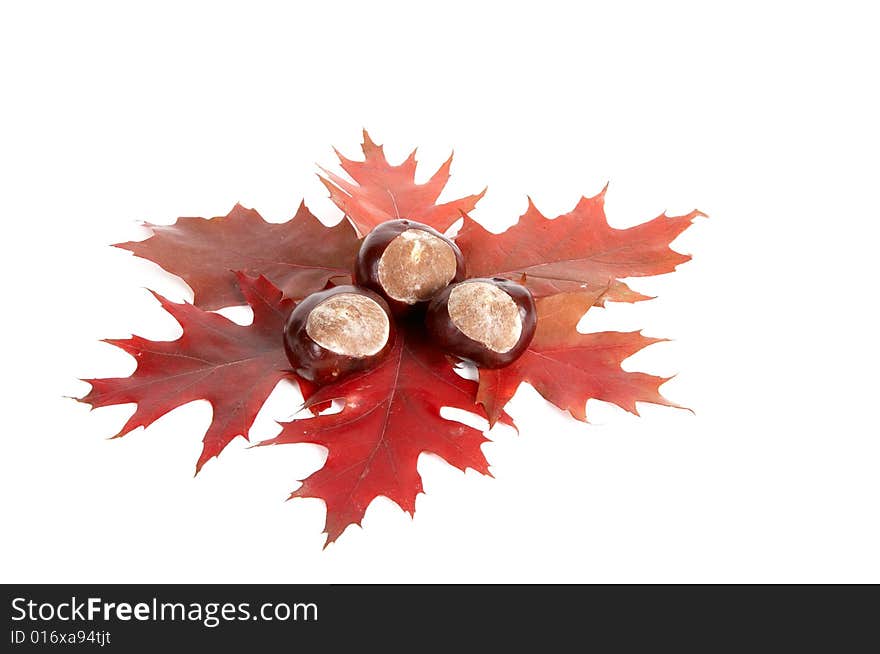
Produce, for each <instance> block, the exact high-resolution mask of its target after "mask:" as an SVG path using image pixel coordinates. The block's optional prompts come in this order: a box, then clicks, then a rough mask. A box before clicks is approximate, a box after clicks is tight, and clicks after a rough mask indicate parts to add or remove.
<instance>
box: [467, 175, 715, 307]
mask: <svg viewBox="0 0 880 654" xmlns="http://www.w3.org/2000/svg"><path fill="white" fill-rule="evenodd" d="M606 188H607V187H606ZM604 200H605V189H603V190H602V192H601V193H599V194H598V195H596V196H595V197H592V198H586V197H585V198H582V199H581V200H580V202H578V204H577V206H576V207H575V208H574V210H573V211H571V212H570V213H567V214H563V215H561V216H559V217H558V218H555V219H553V220H550V219H548V218H546V217H544V216H543V215H542V214H541V212H539V211H538V210H537V209H536V208H535V205H534V204H532V201H531V199H529V207H528V209H527V210H526V212H525V214H523V215H522V217H520V219H519V222H517V223H516V224H515V225H513V226H512V227H510V228H509V229H508V230H507V231H505V232H503V233H501V234H492V233H490V232H488V231H486V230H485V229H484V228H483V227H482V226H480V224H479V223H477V222H475V221H473V220H471V219H470V218H469V217H467V216H465V217H464V225H463V226H462V229H461V231H460V232H459V234H458V236H456V238H455V242H456V243H457V244H458V246H459V247H460V248H461V251H462V253H463V254H464V255H465V259H466V260H467V264H468V274H469V275H470V276H471V277H506V278H508V279H513V280H517V281H519V280H520V279H521V278H522V276H523V275H525V276H526V284H527V285H528V286H529V288H530V289H531V291H532V293H533V294H534V295H535V296H536V297H542V296H546V295H553V294H554V293H559V292H572V291H575V290H581V289H586V290H587V291H598V290H600V289H603V288H605V287H606V286H607V285H608V280H609V279H611V280H613V282H612V284H611V288H610V289H609V290H608V292H607V293H606V294H605V298H604V299H607V300H616V301H618V302H636V301H638V300H646V299H650V298H649V297H648V296H646V295H642V294H641V293H637V292H635V291H633V290H632V289H630V288H629V287H628V286H627V285H626V284H624V283H623V282H621V281H620V279H621V278H623V277H646V276H649V275H659V274H661V273H668V272H672V271H673V270H675V267H676V266H677V265H678V264H681V263H684V262H685V261H688V260H690V256H689V255H686V254H679V253H678V252H675V251H674V250H672V249H670V248H669V244H670V243H671V242H672V240H673V239H675V237H676V236H678V235H679V234H681V233H682V232H683V231H684V230H685V229H687V227H688V226H689V225H690V224H691V221H692V220H693V219H694V218H696V217H697V216H704V215H705V214H703V213H702V212H700V211H692V212H690V213H689V214H687V215H684V216H666V215H665V214H663V215H661V216H660V217H658V218H655V219H654V220H650V221H648V222H646V223H643V224H641V225H636V226H635V227H630V228H629V229H614V228H612V227H611V226H610V225H608V221H607V220H606V218H605V210H604Z"/></svg>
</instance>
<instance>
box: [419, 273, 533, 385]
mask: <svg viewBox="0 0 880 654" xmlns="http://www.w3.org/2000/svg"><path fill="white" fill-rule="evenodd" d="M536 325H537V316H536V311H535V301H534V299H533V298H532V294H531V293H530V292H529V290H528V289H527V288H526V287H525V286H523V285H522V284H518V283H516V282H512V281H510V280H507V279H502V278H498V277H494V278H485V277H481V278H474V279H468V280H465V281H463V282H460V283H458V284H451V285H449V286H448V287H446V288H445V289H444V290H443V291H441V292H440V293H438V294H437V296H435V297H434V299H433V300H431V303H430V304H429V305H428V310H427V313H426V315H425V327H426V329H427V331H428V336H429V338H431V340H432V341H433V342H434V343H435V344H436V345H437V347H439V348H440V349H441V350H443V351H444V352H446V353H447V354H451V355H453V356H456V357H459V358H461V359H465V360H467V361H472V362H473V363H475V364H476V365H477V366H479V367H481V368H503V367H504V366H507V365H510V364H511V363H513V362H514V361H516V360H517V359H518V358H519V357H520V355H521V354H522V353H523V352H525V350H526V348H528V346H529V343H531V341H532V337H533V336H534V335H535V327H536Z"/></svg>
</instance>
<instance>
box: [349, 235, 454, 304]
mask: <svg viewBox="0 0 880 654" xmlns="http://www.w3.org/2000/svg"><path fill="white" fill-rule="evenodd" d="M464 278H465V268H464V257H463V256H462V254H461V250H459V249H458V246H457V245H456V244H455V243H454V242H453V241H452V240H451V239H449V238H447V237H446V236H444V235H443V234H441V233H440V232H438V231H437V230H436V229H434V228H433V227H429V226H428V225H425V224H423V223H418V222H415V221H413V220H406V219H398V220H388V221H386V222H384V223H381V224H379V225H377V226H376V227H375V228H374V229H373V230H372V231H371V232H370V233H369V234H367V236H366V238H365V239H364V242H363V243H362V244H361V248H360V251H359V252H358V255H357V262H356V263H355V269H354V280H355V283H356V284H357V285H358V286H364V287H367V288H370V289H372V290H374V291H376V292H377V293H379V294H380V295H381V296H382V297H384V298H385V300H387V302H388V305H389V306H390V307H391V311H392V312H393V313H394V314H396V315H402V314H405V313H408V312H410V311H411V310H412V309H413V308H415V307H416V306H418V305H422V306H424V305H425V304H426V303H427V302H428V301H430V299H431V298H432V297H434V295H436V294H437V293H438V292H439V291H441V290H443V289H444V288H446V286H447V285H448V284H450V283H451V282H458V281H461V280H463V279H464Z"/></svg>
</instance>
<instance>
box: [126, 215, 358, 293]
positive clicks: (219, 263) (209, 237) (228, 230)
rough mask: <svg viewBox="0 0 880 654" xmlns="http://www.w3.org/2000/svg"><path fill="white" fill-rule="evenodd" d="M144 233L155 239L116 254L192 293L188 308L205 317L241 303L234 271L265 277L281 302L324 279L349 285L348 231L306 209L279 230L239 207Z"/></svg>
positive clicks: (354, 243)
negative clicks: (158, 269)
mask: <svg viewBox="0 0 880 654" xmlns="http://www.w3.org/2000/svg"><path fill="white" fill-rule="evenodd" d="M148 227H150V229H151V230H152V231H153V235H152V236H150V237H149V238H147V239H146V240H144V241H129V242H128V243H119V244H118V245H117V246H116V247H120V248H123V249H125V250H131V251H132V252H134V254H135V255H137V256H139V257H143V258H144V259H149V260H151V261H154V262H155V263H157V264H159V265H160V266H162V267H163V268H164V269H165V270H167V271H168V272H170V273H173V274H175V275H177V276H178V277H182V278H183V280H184V281H185V282H186V283H187V284H189V286H190V288H192V290H193V303H194V304H195V305H196V306H197V307H199V308H201V309H206V310H211V309H220V308H222V307H227V306H234V305H239V304H244V303H245V297H244V296H243V295H242V293H241V291H240V290H239V288H238V286H237V285H236V283H235V277H234V276H233V275H232V274H231V272H230V271H232V270H241V271H243V272H245V273H247V274H249V275H264V276H265V277H267V278H268V279H269V280H270V281H271V282H272V283H273V284H274V285H275V286H277V287H278V288H280V289H281V290H282V291H283V292H284V295H285V297H289V298H294V299H299V298H303V297H305V296H306V295H308V294H309V293H312V292H314V291H317V290H320V289H321V288H322V287H324V285H325V284H327V282H328V281H329V280H330V279H333V278H348V276H349V275H350V274H351V267H352V265H353V262H354V257H355V255H356V254H357V250H358V247H359V246H360V243H359V242H358V239H357V234H355V231H354V229H353V228H352V226H351V224H349V223H348V222H347V221H345V220H343V221H342V222H340V223H339V224H338V225H336V226H335V227H326V226H325V225H323V224H322V223H321V222H320V221H319V220H318V219H317V218H315V216H313V215H312V213H311V212H310V211H309V210H308V209H307V208H306V206H305V204H301V205H300V207H299V210H298V211H297V212H296V215H295V216H294V217H293V218H292V219H291V220H288V221H287V222H284V223H267V222H266V221H265V220H263V218H262V217H261V216H260V214H258V213H257V212H256V211H254V210H253V209H245V208H244V207H242V206H241V205H240V204H237V205H235V207H233V209H232V211H230V212H229V213H228V214H227V215H226V216H220V217H217V218H211V219H209V220H205V219H204V218H178V219H177V222H175V223H174V224H173V225H152V224H150V225H148Z"/></svg>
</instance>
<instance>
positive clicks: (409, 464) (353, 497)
mask: <svg viewBox="0 0 880 654" xmlns="http://www.w3.org/2000/svg"><path fill="white" fill-rule="evenodd" d="M475 390H476V384H475V383H474V382H472V381H469V380H466V379H463V378H462V377H460V376H458V375H457V374H456V373H455V372H454V371H453V369H452V366H451V365H450V363H449V361H447V360H446V358H445V357H444V356H443V355H442V354H441V353H440V352H439V351H437V350H436V349H435V348H433V347H432V346H431V344H430V343H429V342H427V341H426V340H425V338H424V336H423V335H422V333H421V330H420V329H413V328H410V329H408V330H406V329H405V330H401V331H400V332H399V333H398V338H397V341H396V343H395V345H394V348H393V350H392V351H391V353H390V354H389V355H388V357H387V358H386V359H384V360H383V361H382V362H381V363H380V364H378V366H377V367H376V368H373V369H371V370H368V371H366V372H362V373H359V374H356V375H355V376H352V377H349V378H346V379H343V380H341V381H339V382H337V383H335V384H333V385H331V386H325V387H324V388H322V389H320V390H319V391H317V392H316V393H315V394H313V395H312V396H311V397H310V398H309V400H308V401H307V402H306V407H307V408H308V407H310V406H313V405H316V404H321V403H326V402H329V401H332V400H334V399H341V400H343V401H344V403H345V405H344V407H343V409H342V411H341V412H340V413H335V414H328V415H321V416H318V417H316V418H308V419H302V420H294V421H292V422H288V423H284V424H283V425H282V427H283V429H282V431H281V433H280V434H279V435H278V436H277V437H275V438H274V439H271V440H269V441H264V442H263V443H261V445H277V444H282V443H317V444H318V445H322V446H324V447H326V448H327V449H328V452H329V453H328V456H327V462H326V463H325V464H324V467H323V468H321V469H320V470H319V471H317V472H316V473H314V474H313V475H312V476H311V477H309V478H308V479H306V480H305V482H304V483H303V485H302V486H301V487H300V488H299V489H298V490H296V491H295V492H294V493H293V494H292V495H291V497H317V498H320V499H322V500H324V502H325V504H326V506H327V522H326V527H325V531H326V532H327V535H328V539H327V542H328V543H330V542H332V541H334V540H336V539H337V538H338V537H339V535H340V534H341V533H342V532H343V531H344V530H345V528H346V527H347V526H348V525H350V524H360V522H361V519H362V518H363V517H364V512H365V511H366V510H367V507H368V506H369V504H370V502H371V501H372V500H373V499H374V498H376V497H378V496H379V495H382V496H385V497H387V498H389V499H391V500H393V501H394V502H396V503H397V504H398V505H400V507H401V508H402V509H403V510H404V511H406V512H408V513H410V514H412V513H413V512H414V511H415V499H416V495H418V494H419V493H420V492H421V491H422V483H421V478H420V477H419V474H418V471H417V470H416V462H417V460H418V457H419V454H421V453H422V452H431V453H433V454H436V455H438V456H440V457H442V458H443V459H445V460H446V461H447V462H448V463H450V464H451V465H453V466H455V467H456V468H459V469H461V470H464V469H466V468H473V469H474V470H477V471H479V472H482V473H483V474H488V472H489V468H488V463H487V461H486V458H485V456H484V455H483V453H482V451H481V449H480V446H481V445H482V444H483V443H484V442H486V440H487V439H486V438H485V436H483V433H482V432H481V431H480V430H478V429H474V428H473V427H469V426H468V425H465V424H462V423H460V422H453V421H450V420H446V419H444V418H442V417H441V416H440V408H441V407H443V406H449V407H454V408H457V409H463V410H466V411H472V412H477V413H480V414H482V411H481V410H480V408H479V407H478V406H477V405H475V404H474V393H475ZM497 419H500V420H501V421H502V422H506V423H508V424H511V423H510V419H509V418H508V417H507V416H506V414H503V413H502V412H499V414H498V416H497Z"/></svg>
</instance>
